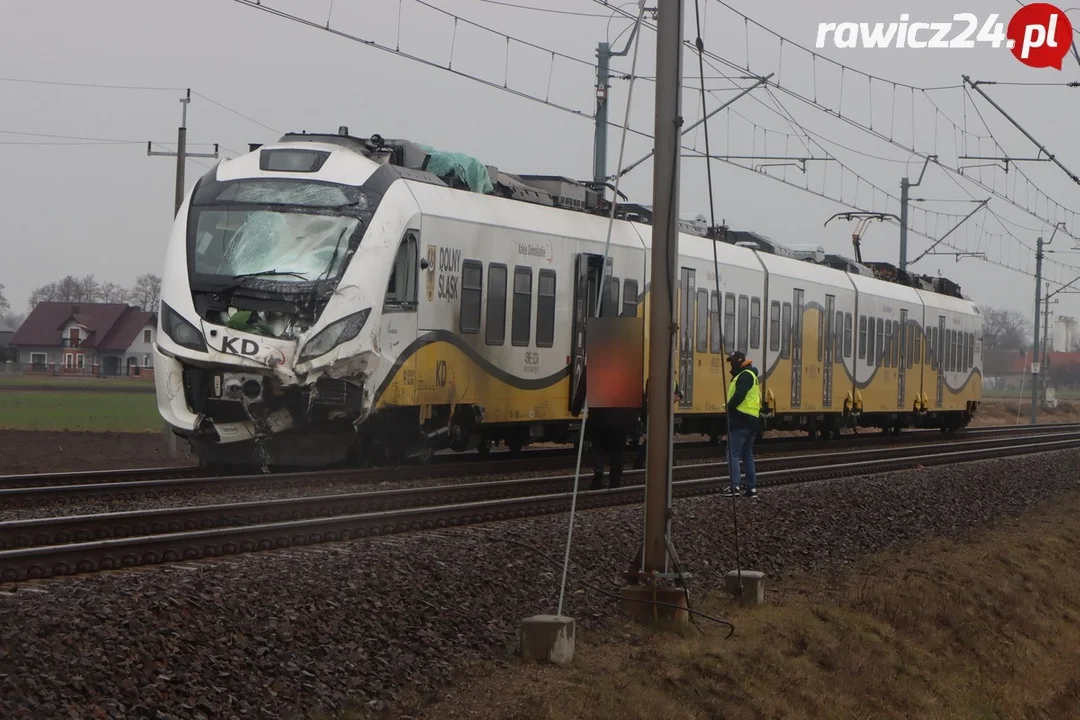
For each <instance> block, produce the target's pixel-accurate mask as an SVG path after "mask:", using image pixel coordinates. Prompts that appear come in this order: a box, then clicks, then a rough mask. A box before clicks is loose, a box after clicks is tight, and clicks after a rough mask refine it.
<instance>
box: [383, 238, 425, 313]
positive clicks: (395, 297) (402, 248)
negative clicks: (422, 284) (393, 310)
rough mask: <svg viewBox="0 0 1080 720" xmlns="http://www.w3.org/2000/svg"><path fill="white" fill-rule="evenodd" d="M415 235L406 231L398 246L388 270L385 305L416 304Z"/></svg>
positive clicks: (401, 305)
mask: <svg viewBox="0 0 1080 720" xmlns="http://www.w3.org/2000/svg"><path fill="white" fill-rule="evenodd" d="M417 252H418V250H417V243H416V235H414V234H413V233H412V232H409V233H406V234H405V237H404V238H402V240H401V245H399V246H398V251H397V257H396V258H394V268H393V269H392V270H391V271H390V282H389V283H387V286H386V298H385V300H384V302H385V303H386V304H387V305H396V306H398V307H399V308H400V307H403V306H414V309H415V305H416V275H417V268H416V258H417Z"/></svg>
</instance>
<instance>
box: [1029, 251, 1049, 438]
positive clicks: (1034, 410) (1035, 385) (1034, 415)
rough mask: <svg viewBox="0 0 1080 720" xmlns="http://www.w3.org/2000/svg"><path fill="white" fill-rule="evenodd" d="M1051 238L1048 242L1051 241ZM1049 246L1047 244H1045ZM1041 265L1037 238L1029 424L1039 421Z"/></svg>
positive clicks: (1041, 252)
mask: <svg viewBox="0 0 1080 720" xmlns="http://www.w3.org/2000/svg"><path fill="white" fill-rule="evenodd" d="M1053 239H1054V238H1053V236H1051V237H1050V240H1053ZM1047 244H1048V245H1049V243H1047ZM1042 263H1043V239H1042V238H1039V239H1038V241H1037V242H1036V243H1035V342H1034V343H1032V346H1031V360H1032V362H1031V424H1032V425H1034V424H1036V423H1037V422H1038V420H1039V384H1040V383H1039V381H1040V380H1041V378H1038V377H1035V376H1036V375H1038V374H1039V370H1041V369H1042V368H1040V367H1039V363H1037V362H1035V358H1037V357H1038V356H1039V313H1040V312H1041V311H1042V307H1041V304H1042Z"/></svg>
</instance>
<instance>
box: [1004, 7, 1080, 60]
mask: <svg viewBox="0 0 1080 720" xmlns="http://www.w3.org/2000/svg"><path fill="white" fill-rule="evenodd" d="M1006 37H1008V39H1009V40H1008V46H1009V50H1010V51H1011V52H1012V54H1013V56H1014V57H1016V59H1017V60H1019V61H1020V62H1022V63H1024V64H1025V65H1027V66H1029V67H1034V68H1047V67H1052V68H1054V69H1056V70H1060V69H1061V61H1062V60H1063V59H1064V58H1065V54H1066V53H1068V52H1069V49H1070V48H1071V47H1072V40H1073V28H1072V23H1070V22H1069V18H1068V16H1066V15H1065V13H1063V12H1062V11H1061V10H1059V9H1058V8H1057V7H1055V6H1053V5H1051V4H1049V3H1033V4H1031V5H1025V6H1024V7H1022V8H1021V9H1019V10H1017V11H1016V14H1015V15H1013V17H1012V20H1010V21H1009V29H1008V31H1007V32H1006Z"/></svg>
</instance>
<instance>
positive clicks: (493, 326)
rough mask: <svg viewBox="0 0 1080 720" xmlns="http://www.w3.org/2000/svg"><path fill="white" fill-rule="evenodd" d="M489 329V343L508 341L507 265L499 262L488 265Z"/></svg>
mask: <svg viewBox="0 0 1080 720" xmlns="http://www.w3.org/2000/svg"><path fill="white" fill-rule="evenodd" d="M485 324H486V325H487V331H486V332H485V333H484V339H485V341H486V342H487V344H488V345H502V344H503V342H505V341H506V266H505V265H503V264H501V263H499V264H496V263H491V264H490V265H488V299H487V318H486V323H485Z"/></svg>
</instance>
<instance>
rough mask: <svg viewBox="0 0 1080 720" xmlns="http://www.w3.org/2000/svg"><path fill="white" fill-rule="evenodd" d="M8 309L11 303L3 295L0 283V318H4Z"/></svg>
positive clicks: (2, 287)
mask: <svg viewBox="0 0 1080 720" xmlns="http://www.w3.org/2000/svg"><path fill="white" fill-rule="evenodd" d="M10 309H11V305H10V304H9V303H8V300H7V298H6V297H4V286H3V285H0V320H3V319H4V317H5V316H6V315H7V313H8V310H10Z"/></svg>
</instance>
